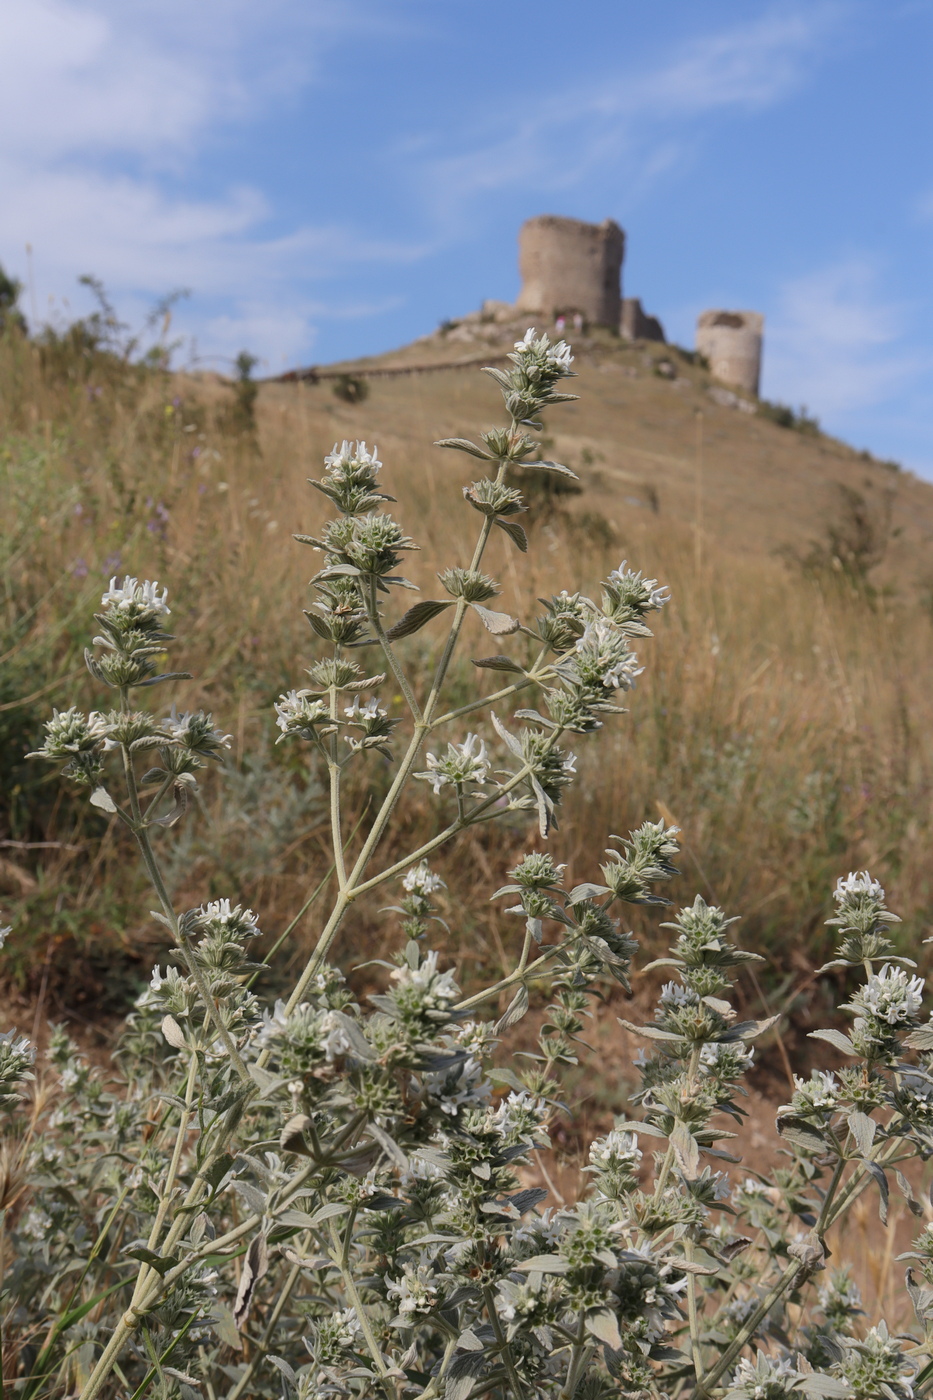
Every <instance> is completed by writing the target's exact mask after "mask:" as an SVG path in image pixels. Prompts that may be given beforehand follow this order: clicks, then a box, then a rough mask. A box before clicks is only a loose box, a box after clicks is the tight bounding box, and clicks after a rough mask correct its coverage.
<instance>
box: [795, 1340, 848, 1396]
mask: <svg viewBox="0 0 933 1400" xmlns="http://www.w3.org/2000/svg"><path fill="white" fill-rule="evenodd" d="M820 1341H821V1342H822V1341H823V1338H822V1337H821V1338H820ZM794 1389H795V1390H802V1391H803V1392H804V1394H806V1395H816V1396H819V1397H820V1400H843V1397H844V1396H848V1395H851V1393H852V1390H851V1387H850V1385H849V1384H848V1382H847V1381H844V1380H842V1379H841V1377H839V1376H827V1375H826V1373H825V1371H812V1372H811V1373H810V1375H808V1376H804V1377H803V1379H802V1380H800V1381H798V1382H797V1384H796V1385H795V1386H794Z"/></svg>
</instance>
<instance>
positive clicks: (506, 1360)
mask: <svg viewBox="0 0 933 1400" xmlns="http://www.w3.org/2000/svg"><path fill="white" fill-rule="evenodd" d="M483 1297H484V1299H485V1300H486V1312H487V1314H488V1316H489V1321H490V1322H491V1323H492V1330H493V1332H495V1334H496V1345H497V1346H498V1348H499V1355H500V1356H501V1357H502V1361H503V1364H504V1366H505V1369H506V1371H507V1372H508V1375H509V1382H510V1384H511V1386H512V1394H513V1395H515V1396H517V1397H518V1400H524V1396H525V1387H524V1386H523V1385H522V1383H521V1380H520V1379H519V1375H518V1372H517V1371H516V1369H515V1358H514V1357H513V1356H512V1348H511V1347H510V1346H509V1344H508V1342H507V1340H506V1336H505V1333H504V1332H503V1330H502V1323H501V1322H500V1320H499V1314H498V1313H497V1312H496V1300H495V1297H494V1296H493V1291H492V1289H491V1288H488V1287H487V1288H484V1289H483Z"/></svg>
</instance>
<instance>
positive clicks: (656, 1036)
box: [618, 1016, 683, 1041]
mask: <svg viewBox="0 0 933 1400" xmlns="http://www.w3.org/2000/svg"><path fill="white" fill-rule="evenodd" d="M618 1021H619V1025H620V1026H624V1027H625V1029H626V1030H627V1031H632V1032H634V1034H635V1035H643V1036H646V1037H647V1038H648V1040H681V1041H682V1040H683V1036H682V1035H677V1033H676V1032H675V1031H665V1030H663V1029H662V1028H661V1027H660V1026H636V1025H634V1024H633V1023H632V1022H631V1021H624V1020H623V1019H622V1017H621V1016H619V1017H618Z"/></svg>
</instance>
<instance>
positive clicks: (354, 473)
mask: <svg viewBox="0 0 933 1400" xmlns="http://www.w3.org/2000/svg"><path fill="white" fill-rule="evenodd" d="M378 451H379V449H378V447H375V446H374V447H373V450H372V452H369V451H368V450H367V448H366V444H365V442H348V441H347V439H346V438H344V440H343V442H342V443H341V444H340V446H339V447H338V446H337V444H336V443H334V447H333V451H331V452H329V453H328V454H327V456H326V457H325V458H324V465H325V467H326V468H327V470H328V472H329V473H330V476H331V478H332V480H333V481H335V482H336V483H338V484H339V485H341V486H342V485H351V486H359V485H366V484H368V483H369V482H371V481H373V480H375V477H376V474H377V472H379V471H381V470H382V463H381V462H380V461H379V458H378V457H377V455H376V454H377V453H378Z"/></svg>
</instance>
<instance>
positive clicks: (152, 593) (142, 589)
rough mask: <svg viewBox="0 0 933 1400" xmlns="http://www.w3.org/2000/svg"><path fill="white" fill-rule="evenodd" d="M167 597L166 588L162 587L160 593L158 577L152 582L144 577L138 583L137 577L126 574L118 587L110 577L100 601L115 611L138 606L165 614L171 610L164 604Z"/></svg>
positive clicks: (129, 609) (128, 610) (123, 610)
mask: <svg viewBox="0 0 933 1400" xmlns="http://www.w3.org/2000/svg"><path fill="white" fill-rule="evenodd" d="M167 597H168V589H167V588H163V589H162V593H161V595H160V593H159V581H158V579H154V580H153V581H152V582H150V581H149V579H146V580H145V582H144V583H140V582H139V580H138V579H135V578H131V577H130V575H129V574H127V576H126V578H124V580H123V582H122V583H121V584H120V586H119V587H117V580H116V577H114V578H112V579H111V580H110V587H109V588H108V589H107V592H106V593H105V594H104V595H103V597H102V598H101V600H100V601H101V606H102V607H104V608H114V609H115V610H116V611H117V612H130V611H131V610H132V609H135V608H139V609H140V610H144V609H145V610H148V611H149V612H151V613H156V614H158V613H165V614H166V616H167V615H168V614H169V612H170V611H171V610H170V609H169V608H168V607H166V604H165V600H166V598H167Z"/></svg>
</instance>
